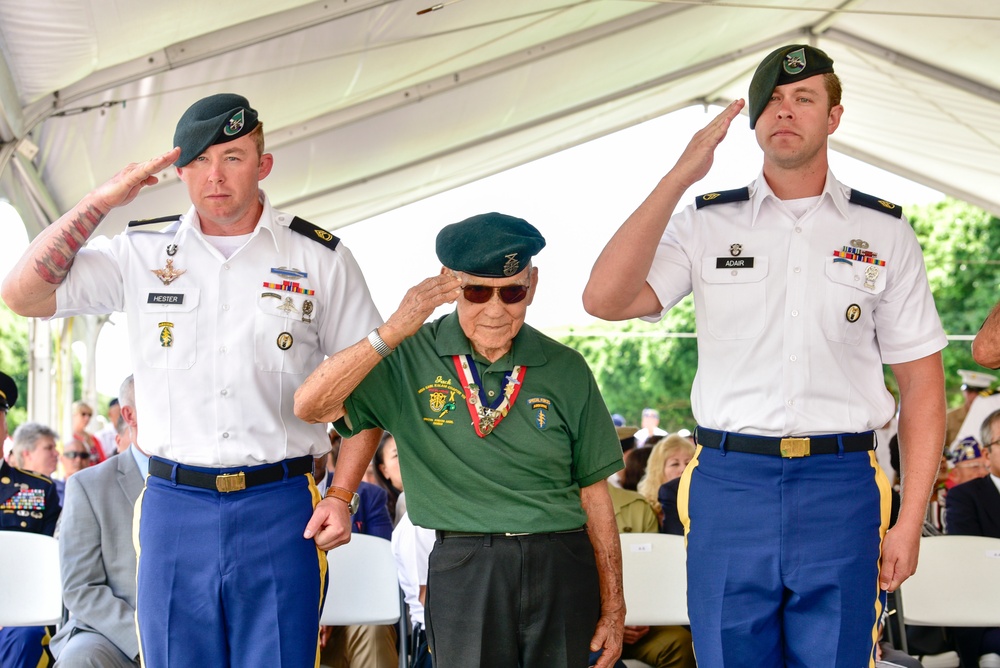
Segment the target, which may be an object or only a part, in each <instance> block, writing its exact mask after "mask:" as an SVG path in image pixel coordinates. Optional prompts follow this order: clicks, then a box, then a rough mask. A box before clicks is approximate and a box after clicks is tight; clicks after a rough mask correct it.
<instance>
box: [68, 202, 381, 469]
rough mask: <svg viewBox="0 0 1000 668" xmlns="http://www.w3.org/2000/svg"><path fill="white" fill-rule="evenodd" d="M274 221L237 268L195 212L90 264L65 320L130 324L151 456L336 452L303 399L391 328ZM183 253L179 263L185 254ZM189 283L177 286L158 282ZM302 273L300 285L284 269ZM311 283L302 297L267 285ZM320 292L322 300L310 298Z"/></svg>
mask: <svg viewBox="0 0 1000 668" xmlns="http://www.w3.org/2000/svg"><path fill="white" fill-rule="evenodd" d="M262 203H263V205H264V210H263V213H262V215H261V218H260V221H259V223H258V225H257V227H256V229H255V230H254V232H253V233H252V234H251V235H250V238H249V240H248V241H247V242H246V244H245V245H244V246H242V247H241V248H240V249H239V250H237V251H236V252H235V253H234V254H233V255H232V256H231V257H229V258H226V257H224V256H223V255H222V254H221V253H220V252H219V251H218V250H216V248H214V247H213V245H212V244H211V243H209V242H208V241H207V240H206V238H205V237H204V236H203V235H202V233H201V226H200V222H199V219H198V214H197V213H196V212H195V210H194V207H191V209H190V210H189V211H188V212H187V214H185V215H184V216H183V217H182V218H181V220H180V221H179V222H177V223H173V224H171V225H170V226H169V227H167V228H166V229H165V230H163V231H143V230H142V228H137V229H130V230H129V231H127V232H125V233H123V234H120V235H118V236H116V237H115V238H114V239H112V240H110V241H108V240H106V239H99V240H97V242H96V243H94V244H92V245H91V247H88V248H87V249H84V250H82V251H81V252H80V253H79V255H78V256H77V258H76V260H75V262H74V264H73V268H72V269H71V270H70V272H69V274H68V276H67V279H66V280H65V281H64V282H63V284H62V285H60V286H59V289H58V290H57V291H56V301H57V311H56V314H55V317H68V316H72V315H77V314H81V313H107V312H110V311H124V312H125V313H126V314H127V316H128V327H129V339H130V347H131V350H130V352H131V355H132V366H133V369H134V373H135V393H136V410H137V412H138V414H139V415H140V416H142V417H141V419H142V425H143V429H142V432H143V449H144V450H145V451H146V452H147V453H149V454H150V455H156V456H159V457H164V458H167V459H170V460H174V461H178V462H181V463H184V464H188V465H193V466H207V467H226V466H252V465H257V464H264V463H270V462H277V461H281V460H283V459H287V458H291V457H298V456H302V455H313V456H316V455H320V454H322V453H324V452H326V451H328V450H329V449H330V441H329V440H328V438H327V436H326V429H325V426H324V425H322V424H307V423H305V422H303V421H301V420H299V419H298V418H297V417H295V415H294V414H293V410H292V409H293V394H294V392H295V390H296V389H297V388H298V387H299V385H301V383H302V381H303V380H305V378H306V376H307V375H308V374H309V373H310V372H312V370H313V369H315V368H316V367H317V366H318V365H319V363H320V362H322V361H323V358H324V356H327V355H332V354H334V353H336V352H337V351H339V350H341V349H343V348H345V347H347V346H350V345H352V344H354V343H356V342H357V341H359V340H361V339H363V338H364V337H365V336H366V335H367V334H368V332H369V331H371V330H372V329H373V328H374V327H376V326H378V325H379V324H381V322H382V321H381V318H380V317H379V314H378V311H377V310H376V309H375V305H374V304H373V303H372V300H371V296H370V295H369V292H368V287H367V285H366V284H365V280H364V277H363V276H362V274H361V270H360V268H359V267H358V265H357V263H356V262H355V260H354V257H353V256H352V255H351V253H350V251H349V250H348V249H347V248H346V247H345V246H344V245H343V244H340V245H339V246H337V248H336V250H333V249H331V248H329V247H327V246H325V245H323V244H321V243H318V242H317V241H315V240H313V239H310V238H309V237H307V236H306V235H303V234H300V233H298V232H295V231H293V230H291V229H290V228H289V225H290V224H291V222H292V219H293V216H292V215H290V214H286V213H282V212H279V211H275V210H273V209H272V208H271V205H270V202H269V201H268V200H267V198H266V196H263V193H262ZM170 251H174V252H173V255H171V254H170ZM168 260H169V261H171V262H172V265H173V270H174V271H175V272H183V273H181V274H180V275H178V276H177V277H176V278H175V279H174V280H172V281H171V282H170V283H169V284H165V283H164V282H163V281H162V280H161V279H160V278H158V277H157V275H156V274H155V273H154V270H163V269H166V268H167V261H168ZM282 268H285V269H286V270H297V271H298V272H300V273H305V274H306V276H304V277H302V276H295V277H289V276H285V275H281V274H280V273H275V272H274V271H273V269H279V270H281V269H282ZM283 281H290V282H292V283H298V286H299V291H294V290H284V289H281V288H280V287H279V288H273V287H267V286H265V283H272V284H279V285H280V284H282V282H283ZM308 290H312V291H313V294H308V293H307V291H308Z"/></svg>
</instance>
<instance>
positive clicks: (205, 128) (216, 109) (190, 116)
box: [174, 93, 257, 167]
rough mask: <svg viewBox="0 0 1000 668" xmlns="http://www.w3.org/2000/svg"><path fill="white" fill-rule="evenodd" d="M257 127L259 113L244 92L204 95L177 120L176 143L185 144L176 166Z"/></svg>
mask: <svg viewBox="0 0 1000 668" xmlns="http://www.w3.org/2000/svg"><path fill="white" fill-rule="evenodd" d="M256 127H257V112H256V110H254V109H253V108H252V107H251V106H250V103H249V102H247V99H246V98H245V97H243V96H242V95H234V94H233V93H218V94H217V95H209V96H208V97H205V98H202V99H200V100H198V101H197V102H195V103H194V104H192V105H191V106H190V107H188V110H187V111H185V112H184V115H183V116H181V120H179V121H177V129H176V130H175V131H174V146H180V147H181V156H180V157H179V158H177V162H175V163H174V166H175V167H183V166H184V165H186V164H188V163H189V162H191V161H192V160H194V159H195V158H197V157H198V156H199V155H201V154H202V153H203V152H204V151H205V149H206V148H208V147H209V146H212V145H213V144H224V143H226V142H229V141H233V140H234V139H239V138H240V137H242V136H243V135H248V134H250V133H251V132H253V130H254V128H256Z"/></svg>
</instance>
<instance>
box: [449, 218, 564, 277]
mask: <svg viewBox="0 0 1000 668" xmlns="http://www.w3.org/2000/svg"><path fill="white" fill-rule="evenodd" d="M543 248H545V239H544V238H543V237H542V235H541V233H540V232H539V231H538V230H536V229H535V228H534V226H532V225H531V224H530V223H528V221H526V220H522V219H521V218H515V217H514V216H507V215H504V214H502V213H481V214H479V215H478V216H473V217H471V218H466V219H465V220H463V221H462V222H460V223H454V224H452V225H448V226H447V227H445V228H444V229H442V230H441V231H440V232H439V233H438V236H437V256H438V259H439V260H441V264H443V265H444V266H446V267H448V268H449V269H454V270H455V271H464V272H465V273H467V274H472V275H473V276H482V277H483V278H504V277H506V276H513V275H514V274H517V273H519V272H521V271H524V269H525V267H527V266H528V261H529V260H531V258H532V257H533V256H534V255H536V254H537V253H538V251H540V250H542V249H543Z"/></svg>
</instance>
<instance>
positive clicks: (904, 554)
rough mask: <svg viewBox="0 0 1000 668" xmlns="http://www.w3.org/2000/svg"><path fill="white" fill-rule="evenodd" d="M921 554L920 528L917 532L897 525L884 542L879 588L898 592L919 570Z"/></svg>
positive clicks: (887, 534) (888, 533) (890, 530)
mask: <svg viewBox="0 0 1000 668" xmlns="http://www.w3.org/2000/svg"><path fill="white" fill-rule="evenodd" d="M919 552H920V527H919V526H918V527H917V528H916V531H914V530H912V529H910V528H909V527H905V526H902V525H900V524H898V523H897V524H896V526H894V527H893V528H891V529H889V531H888V532H887V533H886V534H885V539H884V540H883V541H882V567H881V568H880V569H879V586H880V587H881V588H882V589H884V590H885V591H896V588H897V587H899V585H901V584H902V583H903V581H904V580H906V578H908V577H910V576H911V575H913V574H914V573H915V572H916V570H917V555H918V554H919Z"/></svg>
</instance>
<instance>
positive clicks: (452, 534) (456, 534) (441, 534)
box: [434, 526, 587, 539]
mask: <svg viewBox="0 0 1000 668" xmlns="http://www.w3.org/2000/svg"><path fill="white" fill-rule="evenodd" d="M586 530H587V527H585V526H582V527H578V528H576V529H566V530H565V531H539V532H537V533H535V532H531V531H528V532H525V533H514V532H509V531H508V532H505V533H475V532H472V533H469V532H465V531H435V532H434V533H436V534H437V537H438V539H444V538H484V537H486V536H490V537H491V538H520V537H521V536H551V535H553V534H562V533H580V532H581V531H586Z"/></svg>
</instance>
